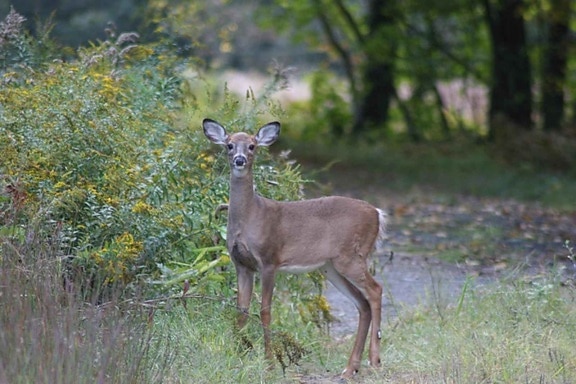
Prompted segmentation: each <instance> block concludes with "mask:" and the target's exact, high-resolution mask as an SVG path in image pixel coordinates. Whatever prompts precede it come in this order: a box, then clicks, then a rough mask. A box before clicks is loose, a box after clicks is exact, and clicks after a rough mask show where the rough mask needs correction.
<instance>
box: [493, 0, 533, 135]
mask: <svg viewBox="0 0 576 384" xmlns="http://www.w3.org/2000/svg"><path fill="white" fill-rule="evenodd" d="M483 5H484V10H485V16H486V20H487V23H488V27H489V30H490V40H491V43H492V69H491V74H492V77H491V83H490V111H489V121H490V127H489V139H491V140H493V139H494V136H495V129H497V128H496V127H495V124H494V122H495V118H498V119H499V120H498V121H505V122H507V123H512V124H514V125H515V126H518V127H521V128H523V129H527V130H528V129H531V127H532V93H531V88H532V73H531V66H530V60H529V57H528V48H527V44H526V29H525V25H524V18H523V15H522V10H523V5H524V2H523V0H483ZM502 119H503V120H502Z"/></svg>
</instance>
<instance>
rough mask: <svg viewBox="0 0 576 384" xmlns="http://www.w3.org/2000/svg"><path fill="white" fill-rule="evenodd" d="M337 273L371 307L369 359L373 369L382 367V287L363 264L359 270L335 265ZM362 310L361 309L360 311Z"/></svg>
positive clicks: (348, 266) (348, 265)
mask: <svg viewBox="0 0 576 384" xmlns="http://www.w3.org/2000/svg"><path fill="white" fill-rule="evenodd" d="M334 269H335V271H336V272H337V273H338V274H340V275H341V276H342V277H343V278H344V279H345V280H346V281H347V282H348V283H349V284H351V285H352V286H353V287H354V288H355V289H356V291H357V292H358V293H359V296H361V297H362V299H363V300H364V301H365V302H366V304H367V305H368V306H369V313H370V320H369V321H368V324H369V323H370V322H371V323H372V329H371V333H370V349H369V359H370V365H371V366H373V367H379V366H380V364H381V363H380V339H381V338H382V334H381V330H380V323H381V318H382V287H381V286H380V284H379V283H378V282H377V281H376V280H375V279H374V278H373V277H372V275H370V272H369V271H368V266H367V265H366V264H365V263H363V264H360V265H359V268H350V264H347V265H346V266H345V267H342V266H340V265H338V263H334ZM359 310H360V309H359Z"/></svg>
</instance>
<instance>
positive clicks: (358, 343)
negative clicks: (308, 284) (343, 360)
mask: <svg viewBox="0 0 576 384" xmlns="http://www.w3.org/2000/svg"><path fill="white" fill-rule="evenodd" d="M321 271H322V273H323V274H324V275H325V276H326V278H327V279H328V280H329V281H330V282H331V283H332V284H333V285H334V286H335V287H336V288H337V289H338V290H339V291H340V292H341V293H342V294H343V295H345V296H346V297H347V298H349V299H350V300H351V301H352V302H353V303H354V305H355V306H356V308H357V309H358V330H357V332H356V340H355V342H354V348H353V349H352V353H351V354H350V358H349V359H348V364H347V365H346V369H344V371H343V372H342V377H350V376H352V375H354V374H356V373H357V372H358V370H359V369H360V364H361V361H362V352H363V350H364V346H365V344H366V337H367V336H368V330H369V328H370V321H371V318H372V315H371V308H370V303H369V302H368V300H366V297H365V296H364V294H363V293H362V292H361V291H360V290H359V289H358V288H357V287H356V286H355V285H354V284H352V283H351V282H350V281H349V280H348V279H347V278H346V277H345V276H344V275H343V274H342V273H340V272H339V271H337V270H336V268H335V267H334V266H333V265H332V263H328V264H326V265H325V266H324V267H322V269H321Z"/></svg>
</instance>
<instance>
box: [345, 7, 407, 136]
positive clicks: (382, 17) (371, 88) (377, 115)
mask: <svg viewBox="0 0 576 384" xmlns="http://www.w3.org/2000/svg"><path fill="white" fill-rule="evenodd" d="M395 13H396V7H395V4H394V1H391V0H389V1H381V0H370V4H369V12H368V36H367V38H366V41H365V44H364V53H365V64H364V67H363V73H362V86H363V90H362V94H361V96H360V102H359V105H358V109H357V110H356V111H354V126H353V129H352V132H353V134H354V135H362V134H364V133H366V132H367V131H369V130H371V129H374V128H378V127H381V126H383V125H385V124H386V122H387V121H388V117H389V110H390V102H391V100H392V99H393V97H394V54H395V50H396V49H395V44H394V42H393V39H391V38H390V29H391V28H392V27H393V25H394V22H395V18H396V17H395Z"/></svg>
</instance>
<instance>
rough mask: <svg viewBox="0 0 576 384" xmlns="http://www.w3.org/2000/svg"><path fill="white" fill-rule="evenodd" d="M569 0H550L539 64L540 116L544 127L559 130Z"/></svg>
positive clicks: (547, 129)
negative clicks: (542, 54) (543, 46)
mask: <svg viewBox="0 0 576 384" xmlns="http://www.w3.org/2000/svg"><path fill="white" fill-rule="evenodd" d="M570 4H571V0H551V2H550V5H551V9H550V12H549V15H548V37H547V44H546V47H545V52H544V63H543V68H542V117H543V120H544V126H543V127H544V130H545V131H559V130H561V128H562V123H563V120H564V106H565V99H564V84H565V82H566V66H567V62H568V48H569V38H570V36H569V33H570V28H569V24H570Z"/></svg>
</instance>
